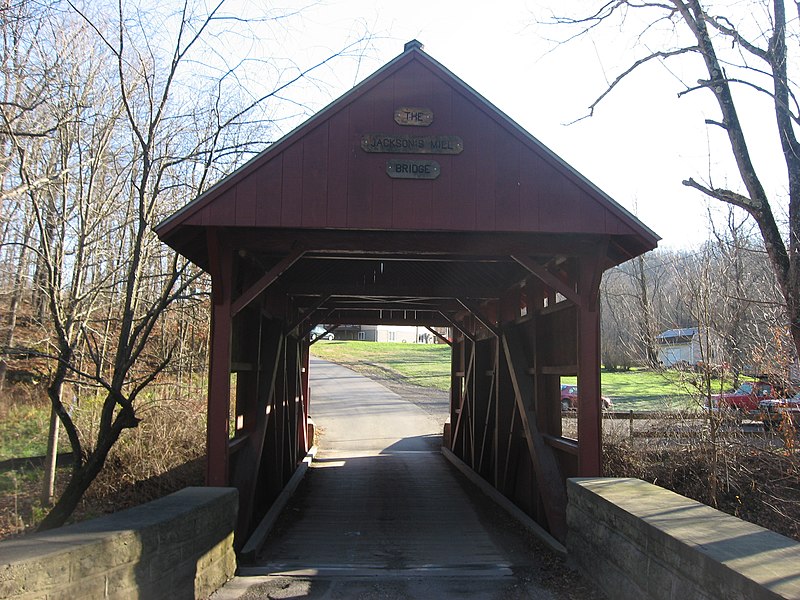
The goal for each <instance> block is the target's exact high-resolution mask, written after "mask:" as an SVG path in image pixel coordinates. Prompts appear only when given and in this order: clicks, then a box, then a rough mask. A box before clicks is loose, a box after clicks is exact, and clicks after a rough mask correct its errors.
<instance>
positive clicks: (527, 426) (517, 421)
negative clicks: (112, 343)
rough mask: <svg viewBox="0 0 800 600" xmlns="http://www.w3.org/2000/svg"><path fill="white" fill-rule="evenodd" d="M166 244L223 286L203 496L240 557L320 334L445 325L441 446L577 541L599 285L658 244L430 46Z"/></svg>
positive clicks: (259, 167) (287, 145) (298, 434)
mask: <svg viewBox="0 0 800 600" xmlns="http://www.w3.org/2000/svg"><path fill="white" fill-rule="evenodd" d="M157 233H158V235H159V236H160V238H161V239H162V240H164V241H165V242H166V243H167V244H169V245H170V246H172V247H173V248H175V249H176V250H177V251H178V252H180V253H181V254H183V255H184V256H186V257H187V258H189V259H190V260H192V261H193V262H194V263H196V264H197V265H199V266H201V267H202V268H203V269H205V270H207V271H208V272H209V273H210V274H211V277H212V284H213V287H212V302H213V315H212V343H211V366H210V383H209V400H208V471H207V483H208V484H209V485H213V486H225V485H233V486H235V487H237V488H238V489H239V494H240V496H239V497H240V510H239V524H238V531H237V534H238V535H237V540H239V543H240V544H241V543H243V541H244V540H245V539H246V537H247V535H248V533H249V532H250V531H252V529H253V528H254V527H255V525H256V524H257V523H258V521H259V519H260V518H261V517H262V516H263V515H264V514H265V513H266V511H267V510H268V508H269V506H270V504H271V503H272V501H273V500H274V498H275V497H276V496H277V495H278V494H279V492H280V490H281V489H282V487H283V486H284V484H285V483H286V482H287V480H288V479H289V478H290V476H291V475H292V473H293V472H294V470H295V468H296V466H297V465H298V463H299V461H300V460H301V459H302V458H303V456H304V455H305V452H306V450H307V449H308V445H309V440H308V439H307V419H308V406H309V398H308V361H309V358H308V357H309V345H310V344H311V341H310V339H309V332H310V331H311V329H312V328H313V327H314V326H316V325H317V324H320V323H324V324H330V325H336V324H404V325H424V326H437V327H450V328H452V331H453V334H454V335H453V340H452V370H451V378H452V385H451V396H450V397H451V409H450V413H451V416H450V423H451V426H450V431H449V436H446V443H447V444H448V445H449V447H450V448H451V449H452V451H453V452H454V453H455V454H456V455H457V456H458V457H460V458H461V459H462V460H463V461H464V462H465V463H467V464H468V465H470V466H471V467H472V468H473V469H474V470H475V471H476V472H478V473H479V474H480V475H481V476H482V477H483V478H485V479H486V480H487V481H489V482H490V483H491V484H492V485H493V486H495V487H496V488H497V489H498V490H499V491H500V492H501V493H502V494H504V495H505V496H507V497H508V498H509V499H511V500H512V501H513V502H514V503H515V504H517V505H518V506H519V507H520V508H522V509H523V510H524V511H525V512H527V513H528V514H529V515H531V516H532V517H533V518H534V519H535V520H536V521H537V522H539V523H540V524H541V525H542V526H543V527H545V528H546V529H547V530H548V531H549V532H550V533H551V534H552V535H553V536H554V537H556V538H558V539H561V540H563V539H564V535H565V528H566V524H565V507H566V494H565V479H566V478H567V477H571V476H575V475H585V476H593V475H599V474H600V471H601V440H600V426H601V415H600V403H599V396H600V369H599V364H600V360H599V311H598V306H599V304H598V289H599V285H600V278H601V276H602V273H603V271H604V270H606V269H608V268H609V267H612V266H614V265H618V264H620V263H622V262H624V261H626V260H629V259H630V258H632V257H634V256H637V255H639V254H642V253H644V252H646V251H648V250H651V249H653V248H655V247H656V245H657V242H658V239H659V238H658V236H656V235H655V234H654V233H653V232H652V231H650V230H649V229H648V228H646V227H645V226H644V225H642V223H640V222H639V221H638V220H637V219H636V218H635V217H633V216H632V215H631V214H629V213H628V212H627V211H626V210H624V209H623V208H622V207H620V206H619V205H618V204H617V203H615V202H614V201H613V200H612V199H611V198H609V197H608V196H607V195H606V194H604V193H603V192H602V191H600V190H599V189H597V188H596V187H595V186H594V185H592V184H591V183H590V182H589V181H587V180H586V179H585V178H583V177H582V176H581V175H580V174H579V173H577V172H576V171H575V170H574V169H572V168H570V167H569V166H568V165H567V164H566V163H564V161H562V160H561V159H560V158H558V157H557V156H556V155H555V154H553V153H552V152H551V151H550V150H548V149H547V148H546V147H545V146H543V145H542V144H541V143H540V142H539V141H538V140H536V139H535V138H534V137H532V136H531V135H530V134H528V133H527V132H526V131H524V130H523V129H522V128H521V127H519V126H518V125H517V124H516V123H514V122H513V121H511V120H510V119H509V118H508V117H506V116H505V115H504V114H502V113H501V112H500V111H499V110H497V109H496V108H495V107H494V106H492V105H491V104H490V103H489V102H487V101H486V100H485V99H484V98H483V97H481V96H480V95H478V94H477V93H476V92H475V91H474V90H472V89H471V88H470V87H469V86H467V85H466V84H465V83H464V82H462V81H461V80H459V79H458V78H457V77H456V76H454V75H453V74H452V73H450V72H449V71H448V70H447V69H446V68H445V67H443V66H442V65H440V64H439V63H437V62H436V61H435V60H433V59H432V58H431V57H429V56H428V55H427V54H425V53H424V52H423V51H422V47H421V45H420V44H419V43H418V42H410V43H409V44H407V45H406V48H405V51H404V52H403V53H402V54H401V55H400V56H398V57H397V58H396V59H394V60H393V61H391V62H390V63H388V64H387V65H385V66H384V67H383V68H381V69H380V70H379V71H377V72H376V73H374V74H373V75H372V76H370V77H369V78H368V79H366V80H365V81H364V82H363V83H361V84H359V85H358V86H357V87H355V88H354V89H353V90H351V91H350V92H348V93H347V94H345V95H344V96H343V97H341V98H340V99H338V100H337V101H335V102H334V103H333V104H331V105H330V106H328V107H327V108H325V109H324V110H322V111H320V112H319V113H318V114H316V115H315V116H314V117H312V118H311V119H309V120H308V121H307V122H306V123H305V124H303V125H302V126H300V127H299V128H298V129H296V130H295V131H293V132H292V133H290V134H289V135H287V136H286V137H285V138H283V139H282V140H280V141H279V142H277V143H275V144H274V145H272V146H271V147H270V148H269V149H268V150H266V151H264V152H263V153H261V154H260V155H258V156H256V157H255V158H254V159H253V160H251V161H250V162H249V163H247V164H246V165H244V166H243V167H242V168H241V169H239V170H238V171H236V172H235V173H234V174H232V175H231V176H230V177H228V178H226V179H224V180H223V181H221V182H220V183H219V184H217V185H216V186H215V187H213V188H212V189H211V190H209V191H208V192H207V193H205V194H203V195H202V196H200V197H199V198H197V199H196V200H194V201H193V202H191V203H190V204H188V205H187V206H186V207H185V208H183V209H182V210H180V211H179V212H177V213H176V214H174V215H173V216H172V217H170V218H169V219H168V220H166V221H165V222H164V223H162V224H161V225H159V226H158V228H157ZM232 373H233V374H235V375H236V376H235V378H234V377H232ZM573 375H577V377H578V383H579V386H580V389H581V397H580V401H579V402H580V404H579V410H578V435H577V440H575V439H567V438H565V437H563V436H562V431H561V412H560V404H559V400H560V398H559V383H560V378H561V377H562V376H573ZM232 382H235V383H232ZM234 385H235V390H233V389H232V387H233V386H234ZM234 391H235V398H236V400H235V406H233V407H231V398H232V397H233V394H232V393H233V392H234ZM231 413H233V414H235V419H233V422H234V423H235V431H229V422H230V418H229V417H230V415H231Z"/></svg>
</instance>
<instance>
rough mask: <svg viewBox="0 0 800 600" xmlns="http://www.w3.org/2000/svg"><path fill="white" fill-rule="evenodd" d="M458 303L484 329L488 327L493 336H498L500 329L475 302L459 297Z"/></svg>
mask: <svg viewBox="0 0 800 600" xmlns="http://www.w3.org/2000/svg"><path fill="white" fill-rule="evenodd" d="M458 303H459V304H460V305H461V306H463V307H464V308H466V309H467V310H468V311H469V312H470V313H472V316H473V317H475V319H477V321H478V322H479V323H480V324H481V325H483V326H484V327H486V329H488V330H489V331H490V332H491V333H492V334H493V335H494V336H495V337H500V330H499V329H498V328H497V326H496V325H495V324H494V323H492V322H491V321H490V320H489V319H488V318H487V317H486V315H484V314H483V311H482V310H481V309H480V307H479V306H478V305H477V304H475V303H474V302H470V301H469V300H461V299H459V300H458Z"/></svg>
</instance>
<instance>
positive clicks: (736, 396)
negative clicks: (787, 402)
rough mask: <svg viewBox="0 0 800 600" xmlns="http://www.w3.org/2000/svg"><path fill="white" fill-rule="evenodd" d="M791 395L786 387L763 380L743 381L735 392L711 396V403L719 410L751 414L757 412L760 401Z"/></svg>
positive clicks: (790, 391)
mask: <svg viewBox="0 0 800 600" xmlns="http://www.w3.org/2000/svg"><path fill="white" fill-rule="evenodd" d="M792 393H793V391H792V390H790V389H788V386H786V385H779V384H776V383H773V382H770V381H765V380H760V381H745V382H743V383H742V384H741V385H740V386H739V389H738V390H736V391H735V392H729V393H726V394H717V395H714V396H712V397H711V402H712V405H713V406H714V407H716V408H719V409H727V410H735V411H739V412H744V413H751V412H755V411H758V404H759V402H761V401H762V400H768V399H774V398H786V397H787V396H791V395H792Z"/></svg>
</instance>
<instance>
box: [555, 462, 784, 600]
mask: <svg viewBox="0 0 800 600" xmlns="http://www.w3.org/2000/svg"><path fill="white" fill-rule="evenodd" d="M567 495H568V504H567V527H568V532H567V553H568V556H569V558H570V560H571V561H573V563H574V564H575V565H576V566H577V567H578V568H579V569H580V570H581V571H582V572H583V574H584V575H585V576H586V577H587V578H588V579H589V580H590V581H592V582H594V583H595V584H596V585H597V586H598V587H599V588H600V589H601V590H603V592H604V593H605V594H606V595H607V596H608V597H609V598H614V599H621V600H623V599H631V600H633V599H636V600H644V599H654V600H656V599H658V600H661V599H663V600H684V599H686V598H693V599H697V600H716V599H719V598H725V599H726V600H745V599H748V600H751V599H752V600H760V599H767V598H769V599H775V598H800V544H798V543H797V542H795V541H794V540H791V539H789V538H787V537H785V536H782V535H779V534H777V533H775V532H772V531H769V530H766V529H763V528H761V527H758V526H757V525H753V524H751V523H747V522H745V521H742V520H741V519H737V518H736V517H732V516H730V515H727V514H725V513H722V512H720V511H718V510H715V509H713V508H711V507H709V506H706V505H705V504H701V503H699V502H695V501H694V500H690V499H688V498H685V497H683V496H680V495H678V494H675V493H674V492H670V491H669V490H666V489H664V488H660V487H658V486H655V485H651V484H649V483H646V482H644V481H640V480H638V479H612V478H575V479H569V480H568V481H567Z"/></svg>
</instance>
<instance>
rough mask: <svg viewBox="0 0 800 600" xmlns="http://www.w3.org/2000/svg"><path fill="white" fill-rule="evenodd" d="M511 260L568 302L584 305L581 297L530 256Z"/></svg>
mask: <svg viewBox="0 0 800 600" xmlns="http://www.w3.org/2000/svg"><path fill="white" fill-rule="evenodd" d="M511 258H513V259H514V260H515V261H516V262H517V263H518V264H519V265H520V266H522V267H524V268H525V269H527V270H528V271H529V272H530V273H532V274H533V275H535V276H536V277H537V278H538V279H540V280H541V281H542V282H543V283H544V284H545V285H547V286H549V287H550V288H552V289H554V290H555V291H557V292H558V293H559V294H561V295H562V296H564V298H566V299H567V300H571V301H572V302H573V303H574V304H575V305H576V306H581V305H582V304H583V303H582V302H581V297H580V295H578V294H577V293H576V292H575V290H573V289H572V288H571V287H569V286H568V285H567V284H565V283H564V282H563V281H561V280H560V279H559V278H558V277H556V276H555V275H553V274H552V273H551V272H550V271H548V270H547V269H545V268H544V267H543V266H542V265H540V264H539V263H538V262H536V261H535V260H534V259H532V258H531V257H530V256H512V257H511Z"/></svg>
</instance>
